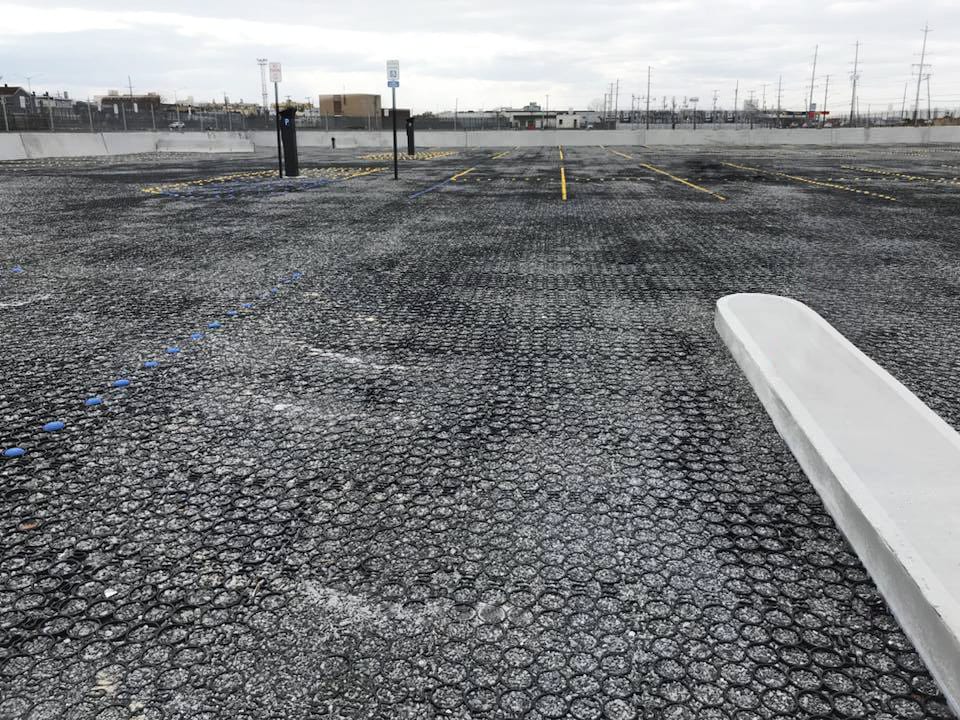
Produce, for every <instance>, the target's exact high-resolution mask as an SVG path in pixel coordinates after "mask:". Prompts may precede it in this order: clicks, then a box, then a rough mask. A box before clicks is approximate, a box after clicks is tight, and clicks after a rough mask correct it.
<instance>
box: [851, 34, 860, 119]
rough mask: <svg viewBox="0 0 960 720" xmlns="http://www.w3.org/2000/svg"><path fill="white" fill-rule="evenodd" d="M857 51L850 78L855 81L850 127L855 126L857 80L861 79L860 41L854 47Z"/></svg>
mask: <svg viewBox="0 0 960 720" xmlns="http://www.w3.org/2000/svg"><path fill="white" fill-rule="evenodd" d="M854 48H855V50H854V51H853V75H851V76H850V79H851V80H853V93H852V94H851V95H850V125H853V120H854V114H855V112H854V111H855V109H856V107H857V80H859V79H860V76H859V75H858V74H857V65H858V63H859V61H860V41H859V40H857V44H856V45H854Z"/></svg>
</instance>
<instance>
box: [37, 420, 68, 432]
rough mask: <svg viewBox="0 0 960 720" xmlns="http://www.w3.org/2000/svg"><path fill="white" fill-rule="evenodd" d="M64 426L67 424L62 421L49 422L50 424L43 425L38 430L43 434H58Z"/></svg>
mask: <svg viewBox="0 0 960 720" xmlns="http://www.w3.org/2000/svg"><path fill="white" fill-rule="evenodd" d="M66 426H67V424H66V423H65V422H63V421H62V420H51V421H50V422H48V423H45V424H44V425H43V427H42V428H40V429H41V430H43V431H44V432H58V431H59V430H63V429H64V428H65V427H66Z"/></svg>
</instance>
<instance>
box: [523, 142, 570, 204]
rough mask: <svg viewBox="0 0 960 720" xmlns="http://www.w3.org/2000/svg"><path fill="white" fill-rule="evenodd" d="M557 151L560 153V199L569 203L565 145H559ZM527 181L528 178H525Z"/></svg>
mask: <svg viewBox="0 0 960 720" xmlns="http://www.w3.org/2000/svg"><path fill="white" fill-rule="evenodd" d="M557 150H559V151H560V199H561V200H563V201H564V202H566V201H567V171H566V169H565V168H564V167H563V145H557ZM524 180H526V178H524Z"/></svg>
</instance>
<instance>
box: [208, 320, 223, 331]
mask: <svg viewBox="0 0 960 720" xmlns="http://www.w3.org/2000/svg"><path fill="white" fill-rule="evenodd" d="M207 327H208V328H210V329H211V330H218V329H219V328H221V327H223V326H222V325H221V324H220V322H219V321H217V320H214V321H213V322H211V323H207Z"/></svg>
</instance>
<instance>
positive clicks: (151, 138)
mask: <svg viewBox="0 0 960 720" xmlns="http://www.w3.org/2000/svg"><path fill="white" fill-rule="evenodd" d="M157 137H158V134H157V133H155V132H130V133H103V144H104V146H105V147H106V148H107V154H108V155H135V154H137V153H146V152H155V151H156V149H157Z"/></svg>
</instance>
